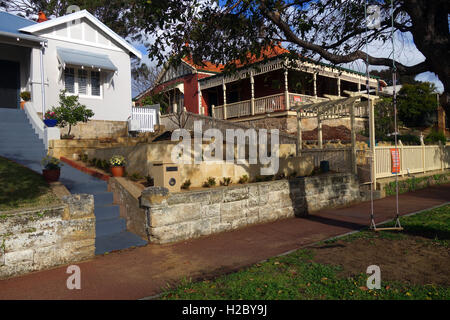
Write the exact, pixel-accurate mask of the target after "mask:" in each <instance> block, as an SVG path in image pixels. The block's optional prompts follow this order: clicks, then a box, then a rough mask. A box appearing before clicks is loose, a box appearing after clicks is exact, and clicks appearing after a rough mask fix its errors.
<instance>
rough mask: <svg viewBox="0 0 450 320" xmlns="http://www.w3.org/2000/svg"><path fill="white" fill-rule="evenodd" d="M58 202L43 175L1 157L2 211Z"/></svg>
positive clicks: (0, 192)
mask: <svg viewBox="0 0 450 320" xmlns="http://www.w3.org/2000/svg"><path fill="white" fill-rule="evenodd" d="M58 202H59V200H58V198H57V197H56V195H54V194H53V192H52V191H51V189H50V186H49V185H48V183H47V182H46V181H45V180H44V178H43V177H42V175H40V174H38V173H36V172H34V171H32V170H29V169H27V168H25V167H23V166H21V165H19V164H17V163H15V162H13V161H10V160H8V159H5V158H2V157H0V211H7V210H14V209H21V208H29V207H41V206H46V205H49V204H55V203H58Z"/></svg>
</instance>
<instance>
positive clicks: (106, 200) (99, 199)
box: [94, 192, 113, 206]
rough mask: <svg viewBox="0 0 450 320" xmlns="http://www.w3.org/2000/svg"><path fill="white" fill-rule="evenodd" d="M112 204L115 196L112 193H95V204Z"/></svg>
mask: <svg viewBox="0 0 450 320" xmlns="http://www.w3.org/2000/svg"><path fill="white" fill-rule="evenodd" d="M112 203H113V194H112V193H111V192H102V193H94V204H96V205H98V206H102V205H107V204H112Z"/></svg>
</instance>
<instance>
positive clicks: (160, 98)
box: [141, 92, 169, 114]
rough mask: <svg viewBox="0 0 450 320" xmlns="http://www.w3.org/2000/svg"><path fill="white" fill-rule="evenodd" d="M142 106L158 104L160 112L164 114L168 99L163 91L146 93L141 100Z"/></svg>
mask: <svg viewBox="0 0 450 320" xmlns="http://www.w3.org/2000/svg"><path fill="white" fill-rule="evenodd" d="M141 104H142V105H143V106H147V105H154V104H159V106H160V107H159V108H160V111H161V113H162V114H164V113H165V112H166V111H167V109H168V106H169V104H168V101H167V99H166V98H165V97H164V93H162V92H161V93H156V94H153V95H147V96H145V97H144V98H143V99H142V100H141Z"/></svg>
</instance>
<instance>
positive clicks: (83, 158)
mask: <svg viewBox="0 0 450 320" xmlns="http://www.w3.org/2000/svg"><path fill="white" fill-rule="evenodd" d="M80 160H81V161H82V162H85V163H87V162H88V161H89V158H88V155H87V154H85V153H83V154H81V155H80Z"/></svg>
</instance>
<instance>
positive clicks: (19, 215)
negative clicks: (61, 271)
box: [0, 195, 95, 279]
mask: <svg viewBox="0 0 450 320" xmlns="http://www.w3.org/2000/svg"><path fill="white" fill-rule="evenodd" d="M94 254H95V216H94V198H93V196H92V195H70V196H65V197H63V204H62V205H59V206H54V207H50V208H45V209H28V210H21V211H16V212H0V279H3V278H8V277H12V276H17V275H20V274H24V273H28V272H31V271H37V270H43V269H48V268H51V267H54V266H57V265H62V264H69V263H74V262H78V261H81V260H86V259H90V258H93V257H94Z"/></svg>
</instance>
